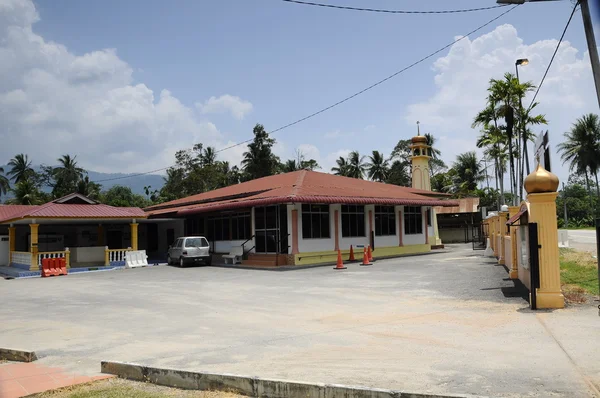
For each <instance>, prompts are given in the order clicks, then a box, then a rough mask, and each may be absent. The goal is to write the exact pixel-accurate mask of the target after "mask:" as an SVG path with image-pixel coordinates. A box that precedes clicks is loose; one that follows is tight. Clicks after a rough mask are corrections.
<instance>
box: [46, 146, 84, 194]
mask: <svg viewBox="0 0 600 398" xmlns="http://www.w3.org/2000/svg"><path fill="white" fill-rule="evenodd" d="M76 159H77V156H73V157H72V156H71V155H63V156H61V157H60V158H59V159H58V163H59V166H57V167H54V168H53V169H52V177H53V179H54V181H55V183H54V188H53V190H52V194H53V195H54V197H61V196H64V195H68V194H70V193H73V192H75V191H77V183H78V182H79V180H81V179H82V178H83V175H84V174H86V171H85V170H84V169H82V168H81V167H79V166H77V160H76Z"/></svg>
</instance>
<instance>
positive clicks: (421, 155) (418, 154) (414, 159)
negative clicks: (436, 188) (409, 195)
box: [410, 122, 431, 191]
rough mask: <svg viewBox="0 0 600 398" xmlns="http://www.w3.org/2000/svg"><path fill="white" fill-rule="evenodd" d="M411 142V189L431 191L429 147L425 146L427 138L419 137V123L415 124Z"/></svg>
mask: <svg viewBox="0 0 600 398" xmlns="http://www.w3.org/2000/svg"><path fill="white" fill-rule="evenodd" d="M411 141H412V144H411V145H410V149H411V152H412V156H411V157H410V160H411V163H412V187H413V188H416V189H423V190H426V191H431V177H430V175H429V159H431V147H430V146H429V145H427V138H426V137H425V136H422V135H421V130H420V128H419V122H417V135H416V136H415V137H413V138H412V139H411Z"/></svg>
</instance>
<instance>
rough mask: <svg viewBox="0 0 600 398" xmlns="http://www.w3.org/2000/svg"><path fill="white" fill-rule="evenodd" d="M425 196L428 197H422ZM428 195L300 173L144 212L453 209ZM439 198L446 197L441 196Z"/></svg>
mask: <svg viewBox="0 0 600 398" xmlns="http://www.w3.org/2000/svg"><path fill="white" fill-rule="evenodd" d="M424 194H427V195H429V196H425V195H424ZM430 196H438V195H437V194H436V193H433V192H430V191H422V190H418V189H413V188H407V187H400V186H397V185H391V184H384V183H379V182H373V181H365V180H358V179H356V178H348V177H341V176H336V175H333V174H327V173H320V172H316V171H308V170H300V171H294V172H291V173H285V174H278V175H274V176H269V177H264V178H259V179H256V180H252V181H248V182H245V183H242V184H236V185H231V186H229V187H225V188H221V189H216V190H214V191H210V192H205V193H201V194H197V195H192V196H189V197H187V198H182V199H177V200H174V201H171V202H167V203H162V204H160V205H156V206H151V207H148V208H146V209H145V210H146V212H147V213H148V215H149V216H155V217H156V216H159V215H163V216H164V215H165V214H169V213H173V214H174V215H175V214H176V215H179V216H181V215H186V214H193V213H200V212H207V211H215V210H225V209H235V208H242V207H251V206H261V205H269V204H277V203H348V204H386V205H409V206H410V205H415V206H420V205H428V206H456V205H457V204H458V203H457V202H453V201H448V200H440V199H437V198H432V197H430ZM439 196H446V195H445V194H441V195H439Z"/></svg>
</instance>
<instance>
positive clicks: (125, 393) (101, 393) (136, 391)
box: [33, 378, 242, 398]
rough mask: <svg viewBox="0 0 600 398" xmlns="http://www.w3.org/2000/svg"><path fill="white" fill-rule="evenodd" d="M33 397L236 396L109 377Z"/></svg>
mask: <svg viewBox="0 0 600 398" xmlns="http://www.w3.org/2000/svg"><path fill="white" fill-rule="evenodd" d="M33 397H35V398H123V397H127V398H173V397H184V398H238V397H242V396H241V395H236V394H232V393H228V392H218V391H187V390H179V389H176V388H169V387H163V386H157V385H154V384H150V383H139V382H135V381H129V380H123V379H117V378H114V379H109V380H102V381H97V382H93V383H87V384H80V385H77V386H71V387H66V388H60V389H58V390H53V391H46V392H43V393H40V394H36V395H33Z"/></svg>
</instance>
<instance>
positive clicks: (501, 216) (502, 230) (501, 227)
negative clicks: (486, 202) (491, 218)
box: [498, 211, 508, 264]
mask: <svg viewBox="0 0 600 398" xmlns="http://www.w3.org/2000/svg"><path fill="white" fill-rule="evenodd" d="M507 215H508V212H507V211H501V212H498V232H499V234H498V239H499V240H500V245H499V246H500V247H499V248H498V252H499V253H498V254H499V255H498V264H505V263H506V261H505V259H504V250H505V247H504V244H505V243H506V242H505V239H504V236H505V235H506V221H507V220H508V219H507V218H506V216H507Z"/></svg>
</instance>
